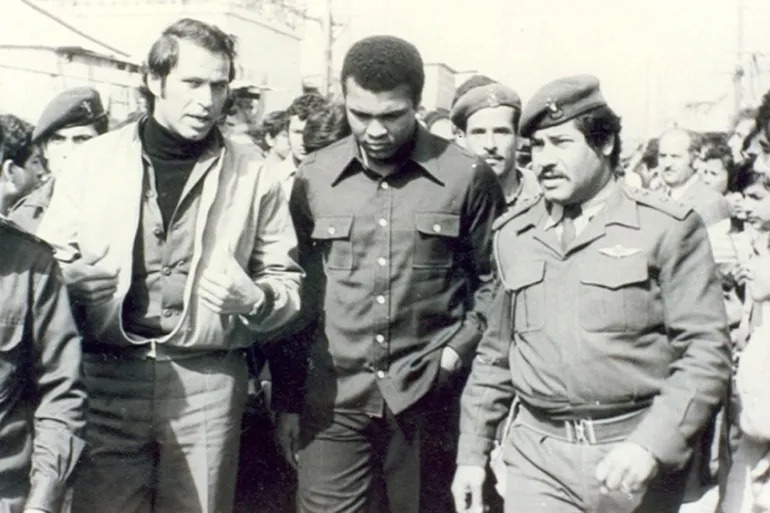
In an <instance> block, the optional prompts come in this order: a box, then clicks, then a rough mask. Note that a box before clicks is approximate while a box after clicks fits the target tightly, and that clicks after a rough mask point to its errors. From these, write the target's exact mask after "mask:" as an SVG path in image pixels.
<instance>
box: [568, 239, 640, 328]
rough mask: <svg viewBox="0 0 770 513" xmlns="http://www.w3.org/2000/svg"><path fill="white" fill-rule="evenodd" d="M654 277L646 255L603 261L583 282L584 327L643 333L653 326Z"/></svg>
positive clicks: (584, 272) (591, 268) (584, 275)
mask: <svg viewBox="0 0 770 513" xmlns="http://www.w3.org/2000/svg"><path fill="white" fill-rule="evenodd" d="M650 285H651V283H650V277H649V270H648V268H647V261H646V259H645V257H644V255H641V254H639V255H633V256H630V257H625V258H621V259H602V260H601V261H597V262H595V263H592V265H590V266H588V267H586V268H584V269H583V270H582V273H581V278H580V292H579V294H580V297H579V299H578V301H579V306H580V324H581V325H582V326H583V328H584V329H586V330H588V331H615V332H620V331H626V332H628V331H639V330H642V329H644V328H646V327H647V326H648V325H649V323H650V303H651V301H652V291H651V290H650Z"/></svg>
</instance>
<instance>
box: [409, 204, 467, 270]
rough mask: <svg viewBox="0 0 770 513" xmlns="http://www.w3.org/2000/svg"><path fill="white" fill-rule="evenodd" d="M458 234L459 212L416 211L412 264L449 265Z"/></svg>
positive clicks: (426, 266)
mask: <svg viewBox="0 0 770 513" xmlns="http://www.w3.org/2000/svg"><path fill="white" fill-rule="evenodd" d="M459 236H460V215H459V214H449V213H440V212H418V213H417V214H416V215H415V235H414V237H415V238H414V257H413V266H414V267H417V268H448V267H451V266H452V261H453V258H452V257H453V255H454V252H455V250H456V249H457V238H458V237H459Z"/></svg>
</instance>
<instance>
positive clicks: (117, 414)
mask: <svg viewBox="0 0 770 513" xmlns="http://www.w3.org/2000/svg"><path fill="white" fill-rule="evenodd" d="M234 57H235V52H234V48H233V41H232V40H231V38H230V37H229V36H227V35H226V34H225V33H223V32H222V31H221V30H219V29H218V28H216V27H213V26H210V25H207V24H205V23H202V22H199V21H196V20H190V19H183V20H179V21H177V22H176V23H174V24H172V25H171V26H170V27H168V28H167V29H166V30H165V31H164V32H163V34H162V35H161V36H160V38H159V39H158V40H157V41H156V42H155V43H154V44H153V46H152V48H151V50H150V52H149V55H148V59H147V69H148V72H147V75H146V77H145V85H146V87H147V90H148V91H149V93H151V97H150V98H151V102H150V104H151V109H150V113H151V115H150V116H149V117H148V118H146V119H141V120H139V122H137V123H132V124H129V125H127V126H125V127H124V128H122V129H120V130H118V131H115V132H112V133H109V134H107V135H105V136H103V137H100V138H98V139H95V140H94V141H90V142H88V143H86V144H85V145H83V147H82V151H80V152H79V153H78V154H77V155H75V156H74V157H73V158H72V159H71V161H72V162H71V164H72V165H71V166H70V167H69V168H68V169H66V170H65V171H64V172H62V174H61V177H60V179H59V181H58V183H57V187H56V190H55V193H54V196H53V199H52V201H51V205H50V209H49V210H48V212H47V214H46V216H45V217H44V220H43V222H42V224H41V227H40V235H41V236H42V237H44V238H45V239H47V240H48V241H50V242H51V243H52V244H53V245H54V246H55V248H56V250H57V251H56V257H57V258H58V259H59V261H60V262H61V264H62V269H63V273H64V277H65V281H66V282H67V285H68V288H69V290H70V293H71V295H72V297H73V299H74V300H75V305H76V306H75V308H76V317H77V319H78V321H79V324H80V328H81V331H82V333H83V338H84V341H83V350H84V379H85V383H86V388H87V390H88V392H89V394H90V418H89V426H88V430H87V433H86V438H87V441H88V443H89V451H88V454H87V457H86V459H85V462H84V468H83V471H82V473H81V474H80V475H79V479H78V481H77V482H76V483H75V493H74V499H73V510H74V511H76V512H93V511H100V512H112V511H157V512H165V511H167V512H180V511H185V512H188V511H189V512H193V511H195V512H211V513H214V512H216V513H222V512H225V513H226V512H228V511H230V510H231V509H232V500H233V489H234V480H235V469H236V468H237V456H238V440H239V432H240V425H241V415H242V411H243V405H244V402H245V398H246V386H247V368H246V362H245V359H244V356H243V353H242V351H241V349H242V348H244V347H246V346H248V345H250V344H251V343H252V341H253V339H254V335H253V333H254V332H256V333H262V332H268V331H272V330H275V329H277V328H278V327H279V326H280V325H281V324H283V323H284V322H286V321H287V320H288V319H289V318H290V317H292V316H293V315H294V314H295V313H296V312H297V310H298V308H299V280H300V275H301V270H300V268H299V267H298V265H297V264H296V263H295V262H294V260H293V259H292V258H291V256H290V255H291V253H292V252H293V251H294V249H295V245H296V237H295V234H294V231H293V228H292V223H291V220H290V216H289V211H288V207H287V204H286V199H285V198H284V197H283V195H282V194H281V191H280V185H279V183H278V182H277V180H276V179H274V178H272V177H270V176H268V175H267V174H265V173H263V172H262V171H261V170H260V162H259V157H258V155H257V153H256V150H255V149H253V148H249V147H240V146H237V145H234V144H233V143H232V142H231V141H229V140H228V139H226V138H224V137H223V136H222V135H221V134H220V133H219V131H218V129H217V128H216V127H215V125H216V122H217V119H218V118H219V117H220V115H221V113H222V108H223V106H224V104H225V100H226V98H227V94H228V84H229V82H230V81H231V80H232V78H233V75H234V65H233V59H234Z"/></svg>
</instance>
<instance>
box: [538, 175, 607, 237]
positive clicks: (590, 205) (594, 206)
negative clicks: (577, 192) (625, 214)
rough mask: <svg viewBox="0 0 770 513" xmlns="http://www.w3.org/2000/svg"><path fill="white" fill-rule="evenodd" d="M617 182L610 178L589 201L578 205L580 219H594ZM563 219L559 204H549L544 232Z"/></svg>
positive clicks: (561, 207) (562, 211) (562, 210)
mask: <svg viewBox="0 0 770 513" xmlns="http://www.w3.org/2000/svg"><path fill="white" fill-rule="evenodd" d="M616 184H617V180H616V179H615V178H612V179H611V180H610V181H609V182H607V184H606V185H605V186H604V187H602V189H601V190H600V191H599V192H598V193H597V194H595V195H594V196H593V197H592V198H591V199H589V200H587V201H584V202H583V203H581V204H580V208H581V211H582V213H581V214H580V217H588V218H589V219H590V218H592V217H594V216H595V215H596V214H598V213H599V211H600V210H601V209H602V208H604V205H605V204H606V203H607V199H609V197H610V196H611V195H612V193H613V191H614V190H615V186H616ZM563 217H564V207H563V206H562V205H560V204H559V203H551V208H550V214H549V216H548V219H547V220H546V222H545V226H544V227H543V229H544V230H549V229H551V228H554V227H555V226H557V225H558V224H559V223H561V221H562V218H563Z"/></svg>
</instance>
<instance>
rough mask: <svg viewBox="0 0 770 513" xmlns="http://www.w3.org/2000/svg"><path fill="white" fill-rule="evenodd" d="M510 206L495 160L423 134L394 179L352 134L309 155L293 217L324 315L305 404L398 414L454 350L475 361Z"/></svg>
mask: <svg viewBox="0 0 770 513" xmlns="http://www.w3.org/2000/svg"><path fill="white" fill-rule="evenodd" d="M502 205H503V196H502V190H501V188H500V185H499V182H498V180H497V179H496V177H495V175H494V173H493V172H492V170H491V169H490V168H489V167H488V166H487V165H486V164H484V163H483V162H482V161H481V160H480V159H478V158H477V157H475V156H472V155H471V154H469V153H466V152H465V151H464V150H462V149H461V148H459V147H458V146H457V145H455V144H452V143H449V142H446V141H444V140H442V139H440V138H438V137H435V136H433V135H431V134H429V133H428V132H426V131H424V130H422V129H418V130H417V132H416V136H415V140H414V146H413V149H412V151H411V153H410V155H409V157H408V158H407V159H405V160H404V162H403V163H402V164H401V166H400V168H399V169H398V170H397V171H396V172H394V173H392V174H390V175H388V176H381V175H379V174H377V173H374V172H372V171H370V170H367V169H366V168H365V167H364V166H363V164H362V162H361V159H360V157H359V154H358V149H357V145H356V142H355V140H354V138H353V137H348V138H346V139H343V140H342V141H340V142H338V143H336V144H334V145H332V146H329V147H327V148H325V149H324V150H321V151H319V152H317V153H315V154H312V155H311V156H309V157H308V159H307V160H306V161H305V163H303V166H302V167H301V168H300V170H299V172H298V173H297V177H296V182H295V186H294V190H293V193H292V214H293V217H294V221H295V226H296V229H297V234H298V239H299V241H300V254H301V255H302V261H303V263H304V264H305V269H306V272H307V280H306V285H305V289H306V294H305V297H306V298H308V301H309V302H310V304H308V303H305V305H304V306H305V307H310V308H311V309H313V308H314V309H315V311H323V316H322V322H321V323H320V325H319V327H318V329H317V330H315V335H314V337H313V340H312V347H311V349H310V371H309V374H308V378H307V396H306V407H310V408H311V409H313V410H315V411H319V409H320V410H321V411H331V410H332V409H337V410H339V411H342V410H346V411H363V412H365V413H368V414H370V415H381V414H382V412H383V411H384V406H385V404H387V406H388V407H389V408H390V409H391V411H393V412H395V413H398V412H400V411H402V410H404V409H405V408H407V407H408V406H410V405H411V404H413V403H414V402H415V401H416V400H417V399H419V398H420V397H421V396H422V395H424V393H425V392H426V391H428V390H429V389H430V387H431V386H432V384H433V382H434V380H435V376H436V373H437V370H438V364H439V358H440V354H441V351H442V349H443V348H444V347H445V346H449V347H451V348H453V349H454V350H455V351H457V353H458V354H459V355H460V356H461V358H463V359H464V360H466V361H467V360H469V359H470V358H471V357H472V355H473V353H474V350H475V346H476V344H477V343H478V340H479V338H480V331H479V330H480V329H482V327H483V324H484V322H483V318H482V316H480V315H479V314H478V313H477V311H476V310H479V309H478V308H477V306H478V305H479V304H480V303H484V302H485V300H486V299H487V297H488V295H489V293H490V287H491V284H492V276H493V274H492V266H491V265H490V254H491V235H490V234H491V226H492V222H493V220H494V219H495V217H496V216H497V214H498V212H499V211H500V210H501V209H502ZM474 296H475V297H474Z"/></svg>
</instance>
